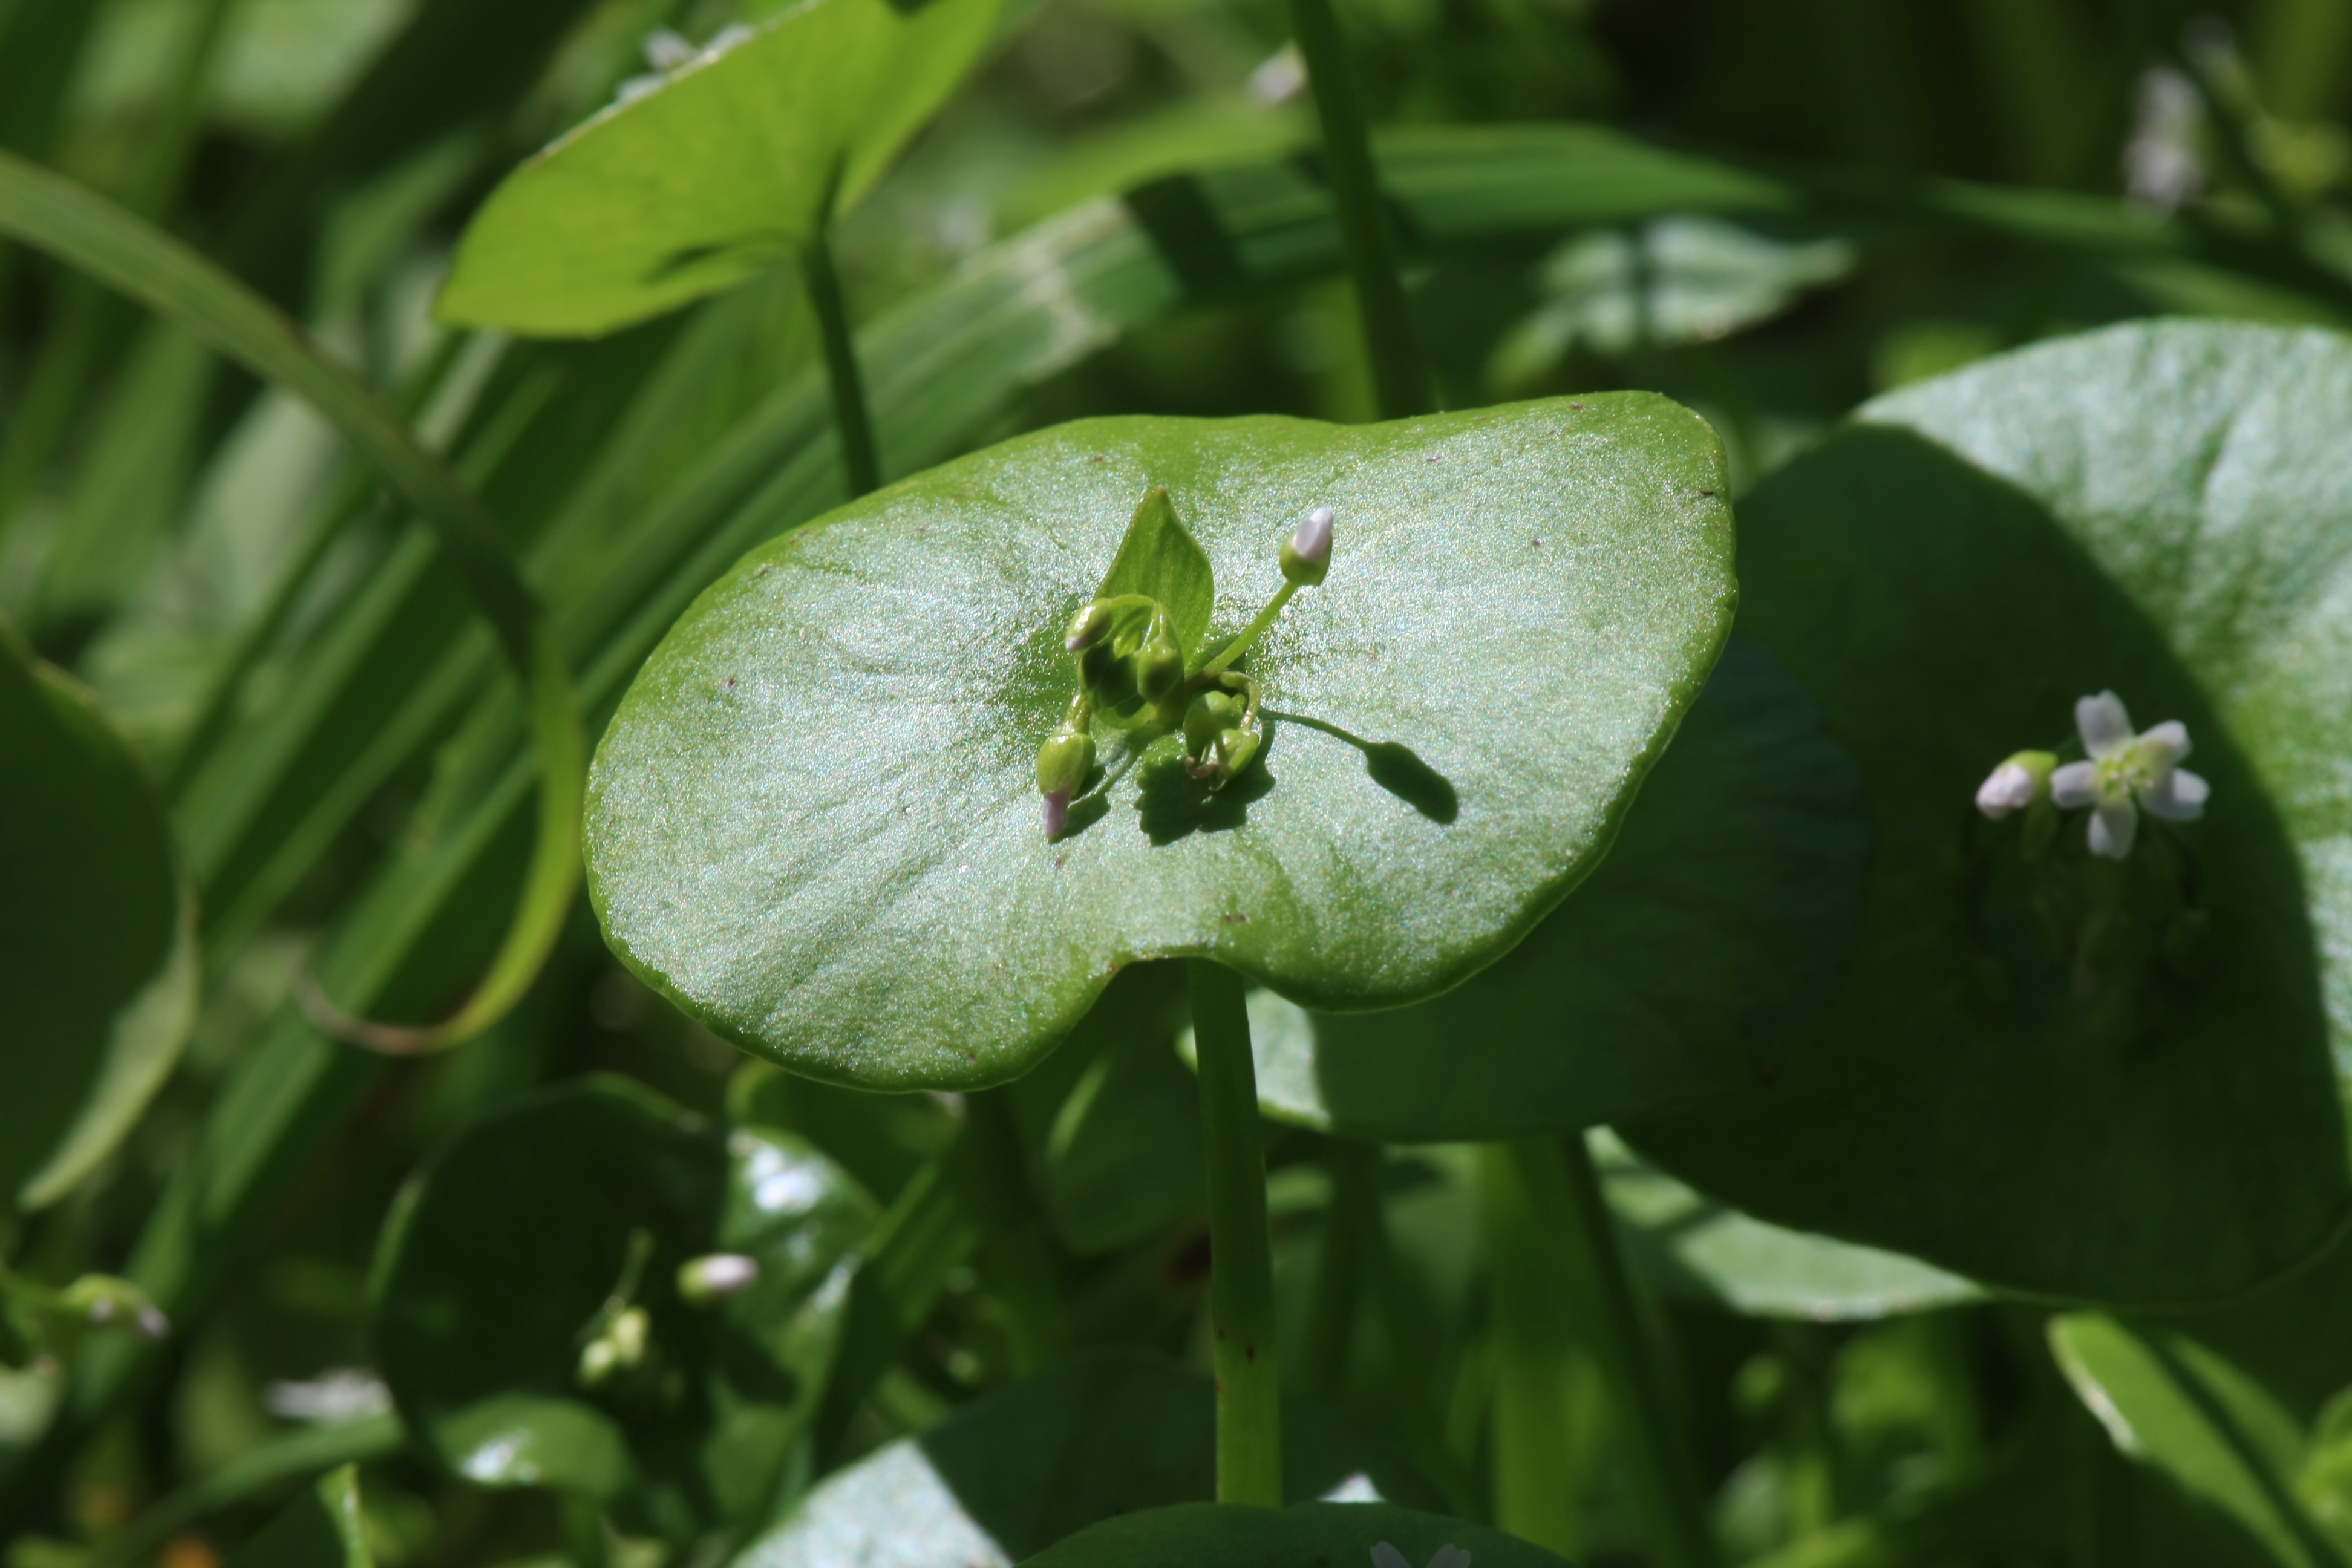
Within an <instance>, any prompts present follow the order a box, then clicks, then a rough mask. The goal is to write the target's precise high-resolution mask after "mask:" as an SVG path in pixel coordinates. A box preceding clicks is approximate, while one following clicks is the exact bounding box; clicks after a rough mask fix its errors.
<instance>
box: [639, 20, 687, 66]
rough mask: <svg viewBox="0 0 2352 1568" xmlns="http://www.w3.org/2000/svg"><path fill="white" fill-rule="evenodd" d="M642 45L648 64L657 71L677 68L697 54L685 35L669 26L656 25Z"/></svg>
mask: <svg viewBox="0 0 2352 1568" xmlns="http://www.w3.org/2000/svg"><path fill="white" fill-rule="evenodd" d="M641 47H643V48H644V49H645V53H646V65H647V66H648V67H650V68H652V69H655V70H657V71H673V70H676V69H677V68H678V67H680V66H682V65H684V64H685V63H686V62H687V61H688V60H690V59H692V58H694V55H695V49H694V46H693V45H692V44H690V43H688V42H687V40H686V37H685V36H684V35H683V34H680V33H677V32H676V31H674V30H672V29H671V28H668V27H656V28H655V29H654V30H653V31H652V32H650V33H647V34H646V41H645V43H644V45H643V46H641Z"/></svg>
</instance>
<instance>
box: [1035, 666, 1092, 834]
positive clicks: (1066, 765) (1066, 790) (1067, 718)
mask: <svg viewBox="0 0 2352 1568" xmlns="http://www.w3.org/2000/svg"><path fill="white" fill-rule="evenodd" d="M1093 724H1094V704H1093V702H1092V701H1091V700H1089V699H1088V698H1087V694H1086V693H1085V692H1083V691H1081V692H1079V693H1078V695H1077V696H1076V698H1074V699H1072V700H1071V702H1070V710H1069V712H1067V713H1066V714H1065V715H1063V718H1062V722H1061V726H1060V727H1059V728H1058V729H1056V730H1055V731H1054V732H1053V733H1052V734H1051V735H1049V736H1047V737H1046V739H1045V744H1044V745H1042V746H1040V747H1038V748H1037V793H1038V794H1039V795H1044V796H1045V837H1048V838H1056V837H1060V836H1061V832H1062V829H1063V828H1065V827H1066V826H1069V821H1070V802H1071V801H1072V800H1073V799H1074V798H1076V795H1077V794H1078V792H1079V791H1081V790H1083V789H1085V788H1086V787H1087V779H1088V778H1089V777H1091V776H1092V775H1093V773H1094V771H1095V738H1094V735H1093V734H1092V732H1091V731H1092V728H1093Z"/></svg>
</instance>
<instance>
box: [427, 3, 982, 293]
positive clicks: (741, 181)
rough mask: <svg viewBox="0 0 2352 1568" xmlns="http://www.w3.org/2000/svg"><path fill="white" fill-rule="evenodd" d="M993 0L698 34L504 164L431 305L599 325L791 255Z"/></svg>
mask: <svg viewBox="0 0 2352 1568" xmlns="http://www.w3.org/2000/svg"><path fill="white" fill-rule="evenodd" d="M996 11H997V0H929V3H928V4H924V5H909V6H907V7H905V8H904V9H901V8H900V7H898V6H895V5H890V4H888V3H887V0H814V3H813V4H810V5H797V6H794V7H793V8H792V9H790V10H788V11H786V12H785V13H784V14H783V15H782V16H779V17H777V18H776V19H774V20H773V21H771V22H767V23H764V24H762V25H761V26H759V27H757V28H756V29H755V30H754V31H753V32H752V33H751V36H750V37H747V38H745V39H743V40H742V41H741V42H740V43H737V44H734V45H733V46H732V47H723V48H719V49H715V50H706V51H705V52H704V53H702V54H700V55H698V56H697V57H696V58H694V59H692V60H689V61H688V62H687V63H686V64H684V65H682V66H680V67H678V68H677V69H675V70H673V71H671V72H669V73H668V74H667V77H666V78H665V79H663V80H662V81H661V82H660V84H659V85H658V86H656V87H655V88H654V89H652V90H651V91H648V92H646V93H645V94H644V95H643V96H641V97H638V98H635V99H632V100H625V101H624V102H621V103H618V104H615V105H614V106H613V107H612V108H610V109H607V110H604V112H602V113H601V114H599V115H597V116H596V117H595V118H594V119H593V120H591V121H588V122H587V123H586V124H585V125H583V126H581V127H580V128H579V129H577V130H575V131H573V132H571V133H570V134H569V135H567V136H565V137H563V138H562V140H561V141H559V142H556V143H555V144H554V145H553V146H551V147H550V148H548V149H547V150H546V151H545V152H543V153H540V154H539V155H538V156H537V157H535V158H533V159H532V160H531V161H530V162H529V163H525V164H524V165H523V166H522V167H521V168H520V169H518V170H517V171H515V173H514V174H511V175H509V176H508V178H507V181H506V183H505V184H502V185H500V186H499V188H498V190H497V191H496V192H495V193H493V194H492V195H491V197H490V199H489V201H488V203H486V204H485V205H483V208H482V210H481V212H480V214H479V215H478V216H477V217H476V218H475V220H474V223H473V226H472V227H471V228H469V229H467V232H466V237H465V239H464V240H463V241H462V242H461V243H460V244H459V246H458V247H457V262H456V265H455V267H454V268H453V269H452V271H451V273H450V277H449V282H448V285H447V287H446V289H444V290H443V292H442V296H441V303H440V314H441V317H442V319H443V320H444V321H452V322H458V323H463V324H466V325H469V326H484V327H502V328H506V329H508V330H510V331H522V332H530V333H536V334H540V335H543V336H557V337H563V336H580V335H586V334H593V333H596V332H603V331H610V330H611V329H613V328H614V327H619V326H625V325H627V324H628V323H630V322H632V321H643V320H645V319H646V317H649V316H655V315H658V314H660V313H661V312H662V311H664V310H671V309H674V308H675V307H677V306H678V305H682V304H684V303H686V302H687V301H688V300H695V299H698V298H700V297H701V296H703V295H705V294H709V293H714V292H716V291H717V290H719V289H724V288H727V287H728V286H730V285H731V284H734V283H738V282H740V281H741V280H742V279H746V278H749V277H751V275H752V274H753V273H755V272H758V271H761V269H763V268H769V267H772V266H774V265H775V264H776V263H777V262H779V261H782V260H785V259H789V258H792V257H793V255H795V254H796V253H797V251H798V250H799V248H800V247H803V246H804V245H806V244H807V243H808V242H809V241H810V240H812V239H814V237H816V236H817V235H818V234H819V233H820V232H821V231H822V230H823V228H824V225H825V223H826V222H827V220H828V219H829V218H830V216H831V215H832V214H833V213H834V212H835V211H838V210H843V209H845V208H847V207H848V206H850V205H852V204H854V203H855V202H856V200H857V198H858V197H859V196H861V195H865V193H866V191H867V190H868V189H869V188H871V187H872V185H873V184H874V182H875V181H876V180H877V179H878V178H880V177H881V175H882V173H883V171H884V170H885V169H887V167H888V166H889V163H890V161H891V159H892V158H894V157H895V156H896V155H897V154H898V149H899V148H900V147H902V146H904V145H905V144H906V142H907V140H908V138H909V137H911V136H912V135H914V133H915V132H917V131H918V130H919V129H921V127H922V125H923V123H924V122H925V121H928V120H929V118H930V117H931V115H932V114H933V113H934V112H935V111H937V110H938V109H939V106H940V104H941V103H942V102H944V101H945V100H946V99H947V96H948V94H949V93H950V92H952V91H953V90H954V89H955V87H956V84H957V83H958V82H959V81H961V79H963V75H964V72H965V71H966V70H967V69H968V68H970V67H971V63H972V61H973V60H974V59H975V58H977V57H978V55H979V53H980V50H981V48H982V46H984V45H985V44H986V43H987V41H988V38H989V35H990V32H991V29H992V27H993V26H994V24H995V20H996Z"/></svg>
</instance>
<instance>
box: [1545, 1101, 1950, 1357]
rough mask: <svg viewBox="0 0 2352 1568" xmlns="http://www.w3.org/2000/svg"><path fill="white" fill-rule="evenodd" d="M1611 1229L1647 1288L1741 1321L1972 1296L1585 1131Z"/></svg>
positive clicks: (1880, 1310) (1808, 1317) (1926, 1268)
mask: <svg viewBox="0 0 2352 1568" xmlns="http://www.w3.org/2000/svg"><path fill="white" fill-rule="evenodd" d="M1590 1141H1591V1145H1592V1159H1593V1163H1594V1164H1595V1165H1597V1166H1599V1167H1600V1170H1601V1182H1602V1184H1603V1190H1604V1191H1605V1192H1606V1193H1607V1194H1608V1198H1609V1207H1610V1209H1611V1211H1612V1213H1613V1214H1614V1215H1616V1219H1617V1228H1618V1235H1619V1237H1621V1238H1622V1242H1623V1244H1624V1247H1625V1250H1626V1253H1627V1255H1628V1256H1629V1257H1630V1258H1632V1259H1633V1264H1634V1267H1636V1268H1639V1269H1641V1270H1642V1272H1643V1275H1644V1276H1645V1277H1646V1278H1647V1279H1649V1281H1650V1283H1651V1285H1652V1286H1653V1287H1654V1288H1655V1289H1659V1290H1663V1291H1665V1292H1667V1293H1669V1294H1671V1295H1675V1296H1678V1297H1681V1298H1682V1299H1684V1300H1695V1301H1704V1302H1707V1303H1709V1304H1711V1305H1715V1306H1719V1307H1724V1308H1727V1309H1728V1310H1731V1311H1734V1312H1738V1313H1740V1314H1742V1315H1743V1316H1747V1317H1764V1318H1801V1319H1804V1320H1805V1321H1809V1322H1846V1321H1857V1320H1864V1319H1871V1318H1885V1317H1889V1316H1892V1315H1894V1314H1895V1313H1898V1312H1921V1311H1927V1310H1932V1309H1934V1308H1937V1307H1949V1306H1955V1305H1958V1303H1961V1302H1964V1301H1974V1300H1981V1299H1982V1297H1983V1292H1982V1291H1980V1290H1979V1289H1977V1288H1976V1287H1975V1286H1974V1285H1972V1284H1970V1283H1969V1281H1968V1280H1966V1279H1960V1278H1958V1276H1956V1275H1951V1274H1947V1273H1945V1272H1944V1271H1943V1270H1942V1269H1940V1268H1935V1267H1934V1266H1933V1265H1930V1264H1926V1263H1922V1262H1920V1261H1919V1260H1918V1259H1917V1258H1906V1257H1904V1256H1903V1255H1902V1254H1901V1253H1896V1252H1881V1251H1880V1250H1878V1249H1877V1248H1876V1247H1856V1246H1853V1244H1852V1243H1850V1242H1843V1241H1837V1240H1833V1239H1832V1238H1831V1237H1826V1236H1812V1235H1809V1234H1807V1233H1805V1232H1803V1231H1795V1230H1783V1229H1782V1228H1781V1227H1780V1226H1776V1225H1766V1224H1765V1223H1764V1222H1763V1221H1762V1220H1759V1219H1751V1218H1749V1217H1748V1215H1744V1214H1741V1213H1740V1212H1739V1211H1738V1209H1734V1208H1727V1207H1725V1206H1724V1205H1721V1204H1719V1203H1717V1202H1716V1201H1715V1200H1714V1199H1712V1198H1709V1197H1707V1196H1706V1195H1705V1194H1700V1193H1695V1192H1693V1191H1692V1190H1691V1189H1690V1188H1688V1187H1686V1186H1685V1185H1683V1184H1682V1183H1680V1182H1677V1181H1675V1179H1674V1178H1673V1177H1672V1176H1669V1175H1667V1174H1666V1173H1664V1172H1663V1171H1659V1170H1654V1169H1653V1168H1652V1167H1650V1166H1648V1165H1644V1164H1643V1163H1642V1162H1641V1161H1640V1160H1639V1159H1637V1158H1636V1157H1635V1156H1634V1154H1633V1151H1632V1150H1630V1149H1628V1148H1626V1147H1625V1145H1624V1143H1623V1142H1622V1141H1621V1140H1620V1139H1618V1138H1617V1136H1616V1135H1615V1134H1613V1133H1612V1132H1609V1131H1605V1130H1597V1131H1593V1132H1592V1133H1591V1134H1590Z"/></svg>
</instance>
